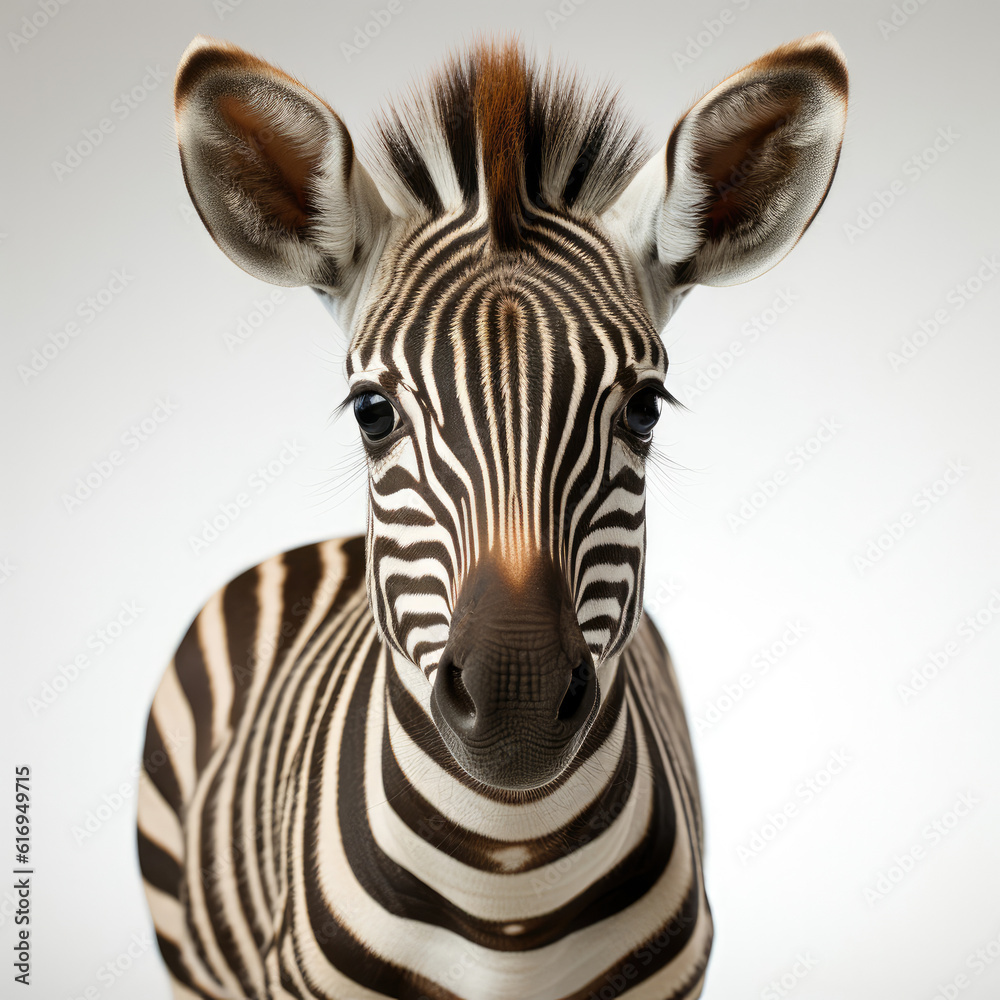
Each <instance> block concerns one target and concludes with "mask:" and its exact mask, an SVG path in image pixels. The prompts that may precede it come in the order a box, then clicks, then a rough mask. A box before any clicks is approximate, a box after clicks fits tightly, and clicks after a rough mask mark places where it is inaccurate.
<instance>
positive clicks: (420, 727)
mask: <svg viewBox="0 0 1000 1000" xmlns="http://www.w3.org/2000/svg"><path fill="white" fill-rule="evenodd" d="M390 655H394V654H391V653H388V652H387V653H386V654H385V655H384V656H383V657H381V658H380V667H379V670H378V672H377V675H376V676H375V677H373V678H372V684H373V690H372V692H371V697H370V699H369V701H368V705H369V710H368V718H367V727H366V738H365V744H366V748H367V749H366V764H365V781H366V787H365V792H366V800H367V803H368V822H369V825H370V829H371V836H372V839H373V841H374V843H375V844H377V847H378V851H377V852H375V854H374V855H373V858H377V857H382V858H384V859H385V860H386V861H388V862H389V870H386V871H385V872H384V874H385V875H386V882H387V884H394V886H395V885H396V883H397V881H398V877H399V874H400V872H401V871H402V872H405V873H407V876H406V878H407V881H409V880H413V893H412V898H413V899H414V900H421V905H420V906H417V907H415V908H414V911H413V913H412V915H413V916H418V915H419V911H421V910H422V909H423V905H425V904H426V903H429V902H431V899H432V898H433V905H434V907H435V908H437V909H438V910H439V918H438V921H440V922H441V923H442V924H443V925H444V926H446V927H447V926H450V927H451V928H452V929H454V930H456V931H457V932H459V933H462V934H463V935H464V936H466V937H468V938H470V939H471V940H473V941H475V942H476V943H478V944H481V945H484V946H486V947H490V948H495V949H498V950H508V949H516V950H522V949H527V948H537V947H541V946H543V945H545V944H548V943H551V942H553V941H555V940H557V939H559V938H561V937H563V936H564V935H565V934H567V933H570V932H571V931H572V930H573V929H574V928H576V927H583V926H588V925H589V924H591V923H593V922H594V921H595V920H599V919H602V918H603V917H606V916H608V915H610V914H611V913H614V912H616V911H617V910H619V909H622V908H624V907H627V906H629V905H630V904H631V903H633V902H634V901H635V900H636V899H638V898H639V897H640V896H641V895H642V894H643V893H644V892H646V890H647V889H648V888H649V886H650V884H651V883H652V882H654V881H656V878H657V877H658V875H659V874H660V873H661V872H662V871H663V868H664V867H665V865H666V864H667V861H668V859H669V855H670V851H671V847H672V845H673V841H674V832H675V815H674V808H673V805H672V803H671V801H670V795H669V789H668V782H666V781H663V780H661V770H662V765H661V762H660V760H659V757H658V755H657V754H656V752H655V749H653V750H652V752H651V741H650V733H649V731H648V727H647V726H646V725H645V724H644V723H643V720H642V718H641V713H638V714H637V713H636V706H635V703H634V700H633V696H632V694H631V692H630V691H629V690H628V686H627V679H626V676H625V673H624V672H620V673H618V674H616V675H615V680H614V682H613V684H612V689H611V690H610V691H609V692H608V696H607V699H606V701H605V703H604V706H603V708H602V712H601V715H600V716H599V718H598V719H597V721H596V722H595V724H594V726H593V728H592V730H591V732H590V733H589V734H588V737H587V740H586V742H585V743H584V746H583V747H582V749H581V751H580V752H579V754H578V756H577V758H576V759H575V760H574V761H573V763H572V764H571V765H570V767H569V768H568V769H567V771H566V772H565V773H564V774H563V775H561V776H560V778H559V779H557V780H556V781H555V782H553V783H552V784H551V785H550V786H546V788H545V789H542V790H538V791H535V792H528V793H513V792H503V791H498V790H495V789H490V788H487V787H486V786H483V785H481V784H479V783H478V782H476V781H475V780H474V779H472V778H470V777H469V776H468V775H466V774H465V772H464V771H462V770H461V768H459V767H458V765H457V764H455V763H454V761H453V759H452V758H451V756H450V754H449V753H448V751H447V749H446V748H445V746H444V744H443V743H442V742H441V739H440V737H439V736H438V734H437V732H436V731H435V730H434V729H433V727H432V726H430V725H429V720H428V719H427V716H426V714H425V713H424V712H423V710H422V709H421V707H420V706H419V705H418V704H417V703H416V701H415V700H414V699H413V697H412V695H411V694H410V693H409V692H408V691H407V689H406V688H405V687H404V685H403V684H402V683H401V682H400V680H399V679H398V676H397V674H396V671H395V669H394V668H393V666H391V665H390V664H389V663H388V657H389V656H390ZM428 890H430V893H428ZM393 895H395V896H396V897H397V899H398V898H399V897H400V896H403V897H404V898H406V896H407V895H408V894H407V893H406V892H405V890H404V892H403V893H400V892H399V890H398V886H397V887H394V889H393ZM441 914H443V915H444V919H443V920H441V919H440V915H441ZM438 921H435V922H438Z"/></svg>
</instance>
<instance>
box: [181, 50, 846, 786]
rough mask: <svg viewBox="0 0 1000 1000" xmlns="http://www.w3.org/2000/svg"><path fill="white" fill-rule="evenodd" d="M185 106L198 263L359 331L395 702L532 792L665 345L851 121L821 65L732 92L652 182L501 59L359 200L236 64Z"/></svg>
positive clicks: (195, 63) (833, 76) (198, 78)
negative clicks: (669, 327)
mask: <svg viewBox="0 0 1000 1000" xmlns="http://www.w3.org/2000/svg"><path fill="white" fill-rule="evenodd" d="M175 98H176V109H177V126H178V140H179V143H180V149H181V159H182V163H183V166H184V175H185V179H186V181H187V185H188V189H189V190H190V191H191V194H192V197H193V199H194V202H195V204H196V205H197V207H198V211H199V214H200V215H201V217H202V219H203V220H204V221H205V224H206V226H207V227H208V229H209V231H210V232H211V233H212V235H213V237H214V238H215V239H216V241H217V242H218V243H219V245H220V246H221V247H222V248H223V249H224V250H225V251H226V252H227V253H228V254H229V255H230V256H231V257H232V258H233V260H235V261H236V262H237V263H239V264H240V266H242V267H243V268H245V269H246V270H247V271H249V272H250V273H251V274H255V275H257V276H258V277H261V278H264V279H266V280H268V281H272V282H274V283H276V284H282V285H309V286H311V287H313V288H315V289H316V290H317V291H318V292H319V293H320V294H321V295H322V296H324V298H325V301H326V302H327V303H328V304H330V305H331V307H332V309H333V311H334V314H335V315H336V316H337V318H338V320H339V321H340V323H341V325H342V326H343V327H344V329H345V330H348V331H350V333H351V342H350V343H351V346H350V355H349V358H348V374H349V376H350V383H351V397H350V402H351V405H352V407H353V409H354V413H355V416H356V417H357V419H358V423H359V425H360V428H361V433H362V436H363V437H364V440H365V448H366V451H367V457H368V467H369V479H370V492H369V517H368V553H367V555H368V561H367V566H366V572H367V577H368V594H369V598H370V601H371V607H372V612H373V614H374V616H375V619H376V621H377V624H378V627H379V630H380V631H381V633H382V635H383V637H384V638H385V640H386V641H387V643H388V644H389V646H390V648H391V649H392V650H393V651H394V654H395V655H394V657H393V661H394V668H395V672H396V674H397V675H398V679H400V680H401V681H402V682H403V683H404V684H405V685H406V687H407V688H408V689H409V690H410V692H411V693H412V695H413V697H414V698H415V699H416V701H417V702H418V704H419V705H420V706H422V709H423V711H424V712H426V713H427V715H428V716H429V718H430V719H431V720H432V721H433V724H434V725H435V726H436V727H437V729H438V731H439V732H440V734H441V736H442V738H443V740H444V742H445V744H446V745H447V748H448V750H449V751H450V752H451V754H452V756H454V758H455V759H456V760H457V761H458V763H459V764H460V765H461V766H462V767H463V768H464V769H465V770H466V771H467V772H468V773H469V774H470V775H472V776H473V777H474V778H476V779H479V781H480V782H482V783H484V784H485V785H486V786H492V787H494V788H506V789H514V790H519V791H523V790H526V789H532V788H536V787H540V786H542V785H545V784H548V783H551V782H552V781H553V780H554V779H555V778H557V777H558V776H559V774H560V773H562V772H563V771H564V770H565V769H566V768H567V766H568V764H569V762H570V761H571V760H572V759H573V757H574V755H575V754H576V753H577V751H578V750H579V749H580V747H581V745H582V744H583V741H584V739H585V737H586V734H587V731H588V729H589V728H590V727H591V725H592V723H593V722H594V720H595V718H596V717H597V715H598V714H599V712H600V703H601V692H602V691H607V690H609V687H610V682H611V679H612V676H613V675H614V673H615V670H616V662H617V661H616V657H617V655H618V654H619V653H620V652H621V651H622V649H623V647H624V646H625V644H626V643H627V642H628V640H629V638H630V637H631V636H632V635H633V633H634V632H635V629H636V627H637V624H638V619H639V615H640V608H641V594H642V575H643V559H644V546H645V525H644V471H643V469H644V459H645V456H646V452H647V450H648V448H649V440H650V435H651V431H652V427H653V425H654V424H655V422H656V417H657V415H658V411H659V402H658V401H659V399H660V398H663V397H665V393H664V390H663V386H662V383H663V377H664V374H665V371H666V358H665V356H664V352H663V348H662V345H661V344H660V342H659V340H658V339H657V330H659V329H660V328H661V327H662V326H663V324H664V323H665V322H666V321H667V319H668V318H669V316H670V314H671V312H672V311H673V309H674V308H675V307H676V305H677V303H678V302H679V301H680V300H681V299H682V298H683V296H684V295H685V294H686V293H687V292H688V291H689V290H690V289H691V287H692V286H694V285H695V284H698V283H703V284H731V283H735V282H740V281H746V280H747V279H749V278H751V277H753V276H755V275H756V274H759V273H762V272H763V271H765V270H767V269H768V268H769V267H771V266H772V265H773V264H775V263H777V261H779V260H780V259H781V258H782V257H783V256H784V255H785V254H786V253H787V252H788V250H790V249H791V247H792V246H793V245H794V244H795V242H796V241H797V240H798V238H799V236H800V235H801V234H802V232H803V231H804V229H805V228H806V227H807V226H808V225H809V222H810V221H811V219H812V218H813V216H814V215H815V213H816V211H817V210H818V208H819V205H820V204H821V202H822V200H823V198H824V197H825V193H826V190H827V187H828V186H829V183H830V180H831V178H832V176H833V171H834V169H835V167H836V164H837V158H838V156H839V150H840V140H841V136H842V133H843V126H844V118H845V114H846V98H847V75H846V71H845V68H844V64H843V60H842V56H841V54H840V52H839V49H838V48H837V46H836V43H835V42H834V41H833V39H832V38H830V37H829V36H825V35H815V36H810V37H808V38H804V39H800V40H799V41H798V42H794V43H791V44H789V45H787V46H782V47H781V48H779V49H776V50H775V51H774V52H771V53H769V54H768V55H766V56H764V57H763V58H761V59H759V60H757V61H756V62H754V63H751V64H750V65H749V66H747V67H745V68H744V69H742V70H740V71H739V72H738V73H735V74H733V76H731V77H729V78H727V79H726V80H725V81H724V82H723V83H721V84H720V85H719V86H718V87H716V88H715V89H714V90H713V91H712V92H711V93H709V94H708V95H706V96H705V97H704V98H703V99H702V100H701V101H699V102H698V103H697V104H696V105H695V106H694V107H693V108H691V109H690V110H689V111H688V112H687V114H685V115H684V116H683V117H682V118H681V120H680V121H679V122H678V123H677V125H676V126H675V127H674V129H673V132H672V133H671V135H670V138H669V139H668V141H667V143H666V144H665V145H664V146H663V148H662V149H661V151H660V152H659V154H657V155H654V156H652V157H649V158H648V160H646V153H645V148H644V143H643V141H642V139H641V136H640V135H639V134H638V131H637V129H636V128H635V127H634V125H632V124H631V123H630V122H629V120H628V116H627V115H624V114H623V113H622V112H621V110H620V108H619V106H618V105H617V103H616V101H615V98H614V96H613V94H612V93H611V92H610V90H609V89H608V88H604V89H603V90H599V91H597V92H595V93H593V94H587V93H585V92H584V91H583V90H582V88H581V87H580V85H579V82H578V81H577V80H576V79H575V78H574V77H573V76H572V75H571V74H567V73H566V72H564V71H561V70H559V69H557V68H551V67H550V68H545V69H542V68H540V67H538V66H537V65H535V64H533V63H531V62H530V61H529V60H527V59H526V58H525V56H524V53H523V52H521V51H520V49H519V48H518V47H517V45H516V44H513V43H506V44H499V45H498V44H495V43H490V42H486V43H483V44H481V45H478V46H475V47H473V49H472V50H471V51H470V52H469V53H468V55H467V56H465V57H462V58H459V59H457V60H452V62H450V63H449V64H447V65H446V66H445V68H444V71H443V72H440V73H438V74H437V75H435V76H434V77H433V78H432V79H431V80H430V81H429V84H428V86H427V87H425V88H422V89H419V90H418V91H416V92H414V93H413V94H412V95H411V99H408V101H407V102H406V103H404V104H402V105H397V106H395V107H393V108H390V109H389V111H388V113H387V116H386V117H384V118H383V120H382V122H381V124H380V125H379V131H378V134H379V137H380V139H381V149H380V150H379V151H378V152H377V154H376V160H375V164H374V166H375V173H374V175H372V174H369V173H368V171H367V170H366V168H365V167H364V165H363V164H362V162H361V160H360V158H359V157H358V156H357V155H356V151H355V147H354V143H353V140H352V138H351V136H350V133H349V132H348V130H347V128H346V126H345V125H344V123H343V121H341V119H340V118H339V117H338V116H337V115H336V114H335V112H334V111H333V110H332V109H331V108H330V107H329V106H328V105H327V104H326V103H325V102H324V101H322V100H321V99H320V98H318V97H317V96H316V95H315V94H313V93H312V92H311V91H310V90H308V88H306V87H304V86H303V85H302V84H300V83H299V82H298V81H296V80H294V79H292V78H291V77H289V76H288V75H287V74H285V73H283V72H282V71H280V70H278V69H277V68H276V67H273V66H271V65H269V64H267V63H265V62H263V61H262V60H260V59H257V58H256V57H254V56H252V55H250V54H249V53H246V52H244V51H242V50H240V49H238V48H236V47H235V46H231V45H227V44H224V43H215V42H211V41H210V40H207V39H200V40H196V41H195V42H194V43H193V44H192V46H191V47H190V48H189V50H188V52H187V54H186V55H185V59H184V62H183V64H182V66H181V68H180V70H179V72H178V77H177V85H176V94H175ZM644 160H646V162H645V164H644V165H643V161H644Z"/></svg>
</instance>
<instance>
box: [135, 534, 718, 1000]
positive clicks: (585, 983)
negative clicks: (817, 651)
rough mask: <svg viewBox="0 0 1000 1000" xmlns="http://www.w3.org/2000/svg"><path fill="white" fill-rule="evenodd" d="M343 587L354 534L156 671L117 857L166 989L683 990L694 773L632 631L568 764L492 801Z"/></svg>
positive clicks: (201, 621) (702, 924)
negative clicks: (131, 816)
mask: <svg viewBox="0 0 1000 1000" xmlns="http://www.w3.org/2000/svg"><path fill="white" fill-rule="evenodd" d="M364 576H365V553H364V545H363V540H362V539H360V538H355V539H351V540H349V541H346V542H324V543H320V544H317V545H313V546H307V547H305V548H302V549H298V550H295V551H293V552H289V553H286V554H285V555H283V556H278V557H276V558H274V559H271V560H269V561H268V562H266V563H263V564H262V565H260V566H258V567H256V568H254V569H252V570H250V571H248V572H247V573H245V574H243V575H242V576H240V577H238V578H237V579H236V580H234V581H233V582H232V583H231V584H229V585H228V586H227V587H226V588H225V589H224V590H223V591H222V593H221V594H219V595H218V596H217V597H216V598H214V599H213V600H212V601H210V602H209V604H208V605H207V606H206V608H205V609H204V610H203V611H202V612H201V614H200V615H199V616H198V618H197V620H196V621H195V623H194V624H193V625H192V628H191V630H190V631H189V633H188V635H187V636H186V637H185V639H184V641H183V642H182V644H181V646H180V648H179V649H178V652H177V655H176V657H175V658H174V661H173V662H172V663H171V665H170V667H169V668H168V671H167V674H166V676H165V678H164V681H163V684H162V685H161V688H160V691H159V692H158V694H157V697H156V700H155V702H154V706H153V711H152V713H151V716H150V721H149V728H148V732H147V742H146V759H150V758H151V757H152V755H153V754H154V753H156V751H157V750H162V749H163V747H164V746H165V743H164V734H165V733H167V732H170V733H171V734H173V739H172V741H171V749H169V751H167V756H168V758H169V763H168V764H166V765H165V766H162V767H159V768H157V769H156V770H155V771H153V773H151V774H150V775H149V776H148V777H147V778H146V780H144V782H143V786H142V799H141V803H140V833H139V844H140V858H141V862H142V867H143V874H144V876H145V879H146V883H147V895H148V897H149V901H150V907H151V910H152V913H153V917H154V920H155V922H156V926H157V932H158V940H159V943H160V948H161V951H162V952H163V955H164V957H165V959H166V961H167V964H168V967H169V968H170V971H171V974H172V976H173V977H174V980H175V984H183V985H184V987H185V988H186V989H188V990H190V991H191V993H188V994H185V993H184V992H183V991H182V990H180V989H179V988H178V995H180V996H186V995H191V994H193V995H195V996H207V997H217V998H224V997H225V998H229V997H243V996H247V997H255V996H256V997H264V996H285V995H290V996H295V997H336V998H347V997H351V998H353V997H372V996H378V997H406V998H413V1000H416V998H418V997H420V996H428V997H435V998H449V1000H450V998H453V997H454V998H459V997H461V998H475V1000H485V998H488V997H498V998H499V997H508V996H509V997H513V996H518V997H525V998H537V1000H541V998H543V997H567V998H568V997H580V998H586V997H589V996H590V994H591V993H596V994H597V995H598V996H601V995H612V994H610V993H605V994H602V993H601V991H602V990H605V989H606V988H608V987H609V986H610V985H611V984H613V983H617V982H621V981H622V978H621V977H623V976H625V977H626V980H625V981H627V982H628V984H629V990H630V993H629V996H630V997H631V996H635V997H657V998H659V997H667V996H692V995H696V994H697V992H698V987H699V985H700V981H701V978H702V976H703V974H704V969H705V962H706V960H707V954H708V948H709V945H710V941H711V919H710V916H709V912H708V906H707V903H706V901H705V895H704V887H703V881H702V877H701V860H700V858H701V818H700V814H699V806H698V794H697V781H696V778H695V773H694V764H693V760H692V756H691V749H690V744H689V742H688V738H687V731H686V728H685V725H684V719H683V712H682V710H681V708H680V700H679V697H678V693H677V690H676V686H675V683H674V679H673V674H672V670H671V668H670V661H669V658H668V656H667V654H666V650H665V648H664V646H663V644H662V642H661V641H660V639H659V637H658V636H657V635H656V633H655V631H654V630H653V628H652V626H651V625H650V624H649V622H648V620H645V619H644V620H643V623H642V625H641V626H640V628H639V630H638V633H637V635H636V636H635V638H634V639H633V640H632V642H631V643H630V644H629V647H628V649H627V650H626V652H625V654H624V655H623V656H622V658H621V666H620V669H619V671H618V673H617V675H616V679H615V681H614V683H613V686H612V688H611V690H610V691H608V693H607V695H606V698H605V702H604V708H603V711H602V715H601V717H600V719H599V720H598V722H597V723H596V724H595V725H594V727H593V728H592V729H591V731H590V733H589V734H588V736H587V739H586V741H585V743H584V746H583V748H582V750H581V751H580V753H579V755H578V757H577V758H576V759H575V760H574V762H573V765H572V766H571V767H570V768H568V769H567V771H566V772H565V773H564V774H563V775H562V776H561V777H560V779H559V780H558V781H556V782H554V783H552V785H551V786H550V787H546V788H545V789H544V790H541V791H536V792H534V793H531V794H527V795H520V796H518V795H513V794H511V793H508V794H506V795H500V794H498V793H497V792H495V791H493V790H491V789H487V788H484V787H482V786H480V785H478V784H477V783H476V782H475V781H473V780H472V779H471V778H470V777H469V776H468V775H466V774H465V773H464V772H463V771H462V770H461V769H460V768H459V767H458V766H457V765H456V764H455V763H454V761H453V760H451V759H450V755H449V754H448V752H447V750H446V748H445V747H444V745H443V743H442V742H441V740H440V737H439V736H438V735H437V734H436V732H435V730H434V729H433V727H431V726H430V725H428V719H427V717H426V714H425V712H424V710H423V709H422V708H421V706H420V705H419V704H418V703H417V702H416V701H415V700H414V698H413V697H412V696H411V695H410V693H409V691H408V690H407V689H406V687H405V685H404V684H403V683H401V681H400V678H399V675H398V674H397V673H396V671H395V669H394V665H393V656H394V654H393V653H392V651H391V649H390V648H389V647H387V646H386V645H385V644H384V643H382V642H381V641H380V640H379V638H378V635H377V631H376V629H375V626H374V622H373V620H372V616H371V614H370V612H369V611H368V602H367V596H366V591H365V587H364ZM248 662H252V663H253V664H254V666H253V671H252V674H248V673H247V671H246V670H245V669H244V666H245V664H247V663H248ZM459 969H460V970H461V974H460V975H459V974H458V971H457V970H459ZM623 970H625V971H623ZM618 992H620V991H617V990H616V991H615V994H614V995H617V993H618Z"/></svg>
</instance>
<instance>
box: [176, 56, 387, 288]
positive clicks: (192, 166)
mask: <svg viewBox="0 0 1000 1000" xmlns="http://www.w3.org/2000/svg"><path fill="white" fill-rule="evenodd" d="M174 100H175V108H176V119H177V140H178V145H179V147H180V153H181V165H182V168H183V171H184V180H185V182H186V183H187V187H188V191H189V192H190V194H191V199H192V201H193V202H194V204H195V207H196V208H197V209H198V214H199V215H200V216H201V219H202V221H203V222H204V223H205V227H206V228H207V229H208V231H209V233H211V235H212V238H213V239H214V240H215V241H216V243H218V244H219V246H220V247H221V248H222V249H223V250H224V251H225V252H226V253H227V254H228V255H229V257H230V258H232V260H233V261H235V262H236V263H237V264H238V265H239V266H240V267H242V268H243V269H244V270H246V271H249V272H250V273H251V274H254V275H256V276H257V277H260V278H263V279H264V280H266V281H271V282H273V283H274V284H279V285H312V286H314V287H318V288H323V289H324V290H326V291H328V292H329V293H330V294H331V295H342V294H344V293H345V292H346V290H347V286H348V285H349V284H350V283H351V282H352V281H353V280H354V277H356V276H357V274H358V273H359V272H360V271H361V270H363V266H362V265H363V263H364V261H365V260H366V259H367V256H368V254H370V253H373V252H376V251H377V247H378V244H379V240H380V233H382V232H383V231H384V228H385V226H386V224H387V221H388V216H389V213H388V209H387V208H386V206H385V204H384V202H383V201H382V199H381V197H380V195H379V194H378V191H377V189H376V187H375V185H374V184H373V182H372V181H371V178H370V177H368V175H367V173H366V172H365V170H364V169H363V168H362V167H361V165H360V164H356V163H355V157H354V145H353V143H352V142H351V137H350V134H349V133H348V131H347V129H346V127H345V126H344V124H343V122H342V121H341V120H340V119H339V118H338V117H337V115H336V114H335V113H334V111H333V110H332V109H331V108H330V106H329V105H328V104H327V103H326V102H325V101H323V100H322V99H321V98H319V97H317V96H316V94H314V93H313V92H312V91H311V90H309V89H308V88H307V87H305V86H303V85H302V84H301V83H299V82H298V80H296V79H294V78H293V77H291V76H289V75H288V74H287V73H284V72H282V71H281V70H280V69H278V68H276V67H275V66H272V65H270V64H269V63H267V62H264V60H262V59H258V58H257V57H256V56H253V55H251V54H250V53H248V52H244V51H243V50H242V49H239V48H237V47H236V46H235V45H231V44H229V43H228V42H216V41H214V40H212V39H209V38H204V37H200V36H199V37H198V38H196V39H195V40H194V41H193V42H192V43H191V45H190V46H189V47H188V49H187V51H186V52H185V53H184V56H183V58H182V60H181V64H180V67H179V69H178V73H177V80H176V84H175V88H174Z"/></svg>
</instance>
